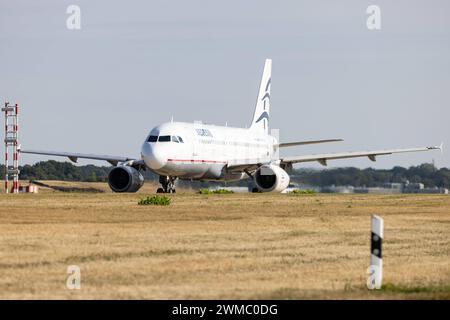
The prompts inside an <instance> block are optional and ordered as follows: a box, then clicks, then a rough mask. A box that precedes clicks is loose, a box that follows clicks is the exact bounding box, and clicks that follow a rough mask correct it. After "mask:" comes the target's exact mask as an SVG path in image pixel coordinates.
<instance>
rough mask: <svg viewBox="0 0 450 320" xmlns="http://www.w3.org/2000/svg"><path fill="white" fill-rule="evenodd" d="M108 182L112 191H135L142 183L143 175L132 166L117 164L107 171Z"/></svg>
mask: <svg viewBox="0 0 450 320" xmlns="http://www.w3.org/2000/svg"><path fill="white" fill-rule="evenodd" d="M108 184H109V187H110V188H111V189H112V191H114V192H136V191H138V190H139V189H140V188H141V187H142V185H143V184H144V176H143V175H142V174H141V173H140V172H139V170H136V169H135V168H133V167H130V166H119V167H115V168H113V169H112V170H111V171H110V172H109V175H108Z"/></svg>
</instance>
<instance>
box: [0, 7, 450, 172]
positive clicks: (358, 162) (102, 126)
mask: <svg viewBox="0 0 450 320" xmlns="http://www.w3.org/2000/svg"><path fill="white" fill-rule="evenodd" d="M69 5H77V6H79V8H80V9H81V19H80V20H81V28H80V29H79V30H77V29H75V30H70V29H68V28H67V25H66V21H67V19H68V18H69V16H70V14H68V13H66V10H67V7H68V6H69ZM369 5H377V6H379V8H380V17H381V29H380V30H369V29H368V28H367V25H366V21H367V19H368V18H369V14H367V13H366V9H367V7H368V6H369ZM449 12H450V2H449V1H448V0H436V1H432V2H430V1H425V0H421V1H417V0H416V1H411V0H410V1H407V0H398V1H385V0H383V1H382V0H372V1H364V0H343V1H332V0H328V1H317V0H316V1H313V0H311V1H299V0H296V1H277V2H275V1H265V0H263V1H261V0H248V1H235V0H229V1H211V0H209V1H207V0H204V1H199V0H191V1H179V0H172V1H167V0H164V1H163V0H161V1H75V0H71V1H61V0H54V1H48V0H44V1H20V0H19V1H17V0H15V1H6V0H0V102H1V103H3V102H4V101H9V102H11V103H19V104H20V106H21V115H20V143H21V145H22V147H23V148H24V149H25V148H28V149H43V150H56V151H72V152H83V153H97V154H110V155H120V156H130V157H139V152H140V146H141V144H142V142H143V140H144V138H145V137H146V135H147V134H148V132H149V130H150V129H151V128H152V127H154V126H156V125H158V124H160V123H163V122H166V121H170V119H171V118H172V116H173V118H174V120H176V121H189V122H191V121H196V120H201V121H203V122H207V123H214V124H217V125H223V124H225V122H227V123H228V125H229V126H238V127H245V126H248V125H249V123H250V121H251V118H252V115H253V109H254V104H255V98H256V94H257V90H258V85H259V81H260V77H261V73H262V68H263V65H264V59H266V58H271V59H272V60H273V71H272V87H271V91H272V92H271V115H270V120H271V122H270V126H271V128H275V129H280V138H281V140H282V141H284V142H287V141H299V140H300V141H301V140H315V139H329V138H343V139H344V140H345V141H344V142H338V143H330V144H322V145H314V146H300V147H293V148H289V149H288V150H283V151H282V155H301V154H315V153H324V152H326V153H329V152H342V151H362V150H379V149H385V148H408V147H419V146H429V145H439V144H440V143H441V142H444V152H443V153H442V154H441V153H440V152H439V151H433V152H424V153H415V154H411V153H408V154H400V155H393V156H382V157H379V158H378V159H377V162H375V163H374V162H371V161H369V160H368V159H367V158H361V159H345V160H334V161H330V162H329V167H345V166H355V167H360V168H365V167H369V166H370V167H374V168H392V167H393V166H396V165H399V166H405V167H408V166H412V165H418V164H421V163H424V162H431V161H434V162H435V164H436V166H438V167H450V152H448V151H446V150H445V145H448V146H449V148H450V126H449V123H450V121H449V120H450V19H448V15H449ZM47 159H49V157H45V156H34V155H26V154H23V155H22V158H21V163H22V164H24V163H30V164H31V163H34V162H37V161H42V160H47ZM53 159H58V160H63V158H53ZM80 163H81V164H86V163H93V164H97V165H104V164H105V165H106V164H107V163H105V162H98V161H89V160H82V161H80ZM302 166H307V167H320V165H319V164H315V163H311V164H303V165H302Z"/></svg>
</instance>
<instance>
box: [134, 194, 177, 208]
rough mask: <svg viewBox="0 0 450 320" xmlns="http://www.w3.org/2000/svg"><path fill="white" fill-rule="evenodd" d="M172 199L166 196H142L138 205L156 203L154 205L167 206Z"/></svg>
mask: <svg viewBox="0 0 450 320" xmlns="http://www.w3.org/2000/svg"><path fill="white" fill-rule="evenodd" d="M171 201H172V199H170V198H169V197H166V196H160V195H154V196H151V197H150V196H148V197H146V198H142V199H140V200H139V202H138V204H139V205H144V206H146V205H156V206H168V205H169V204H170V202H171Z"/></svg>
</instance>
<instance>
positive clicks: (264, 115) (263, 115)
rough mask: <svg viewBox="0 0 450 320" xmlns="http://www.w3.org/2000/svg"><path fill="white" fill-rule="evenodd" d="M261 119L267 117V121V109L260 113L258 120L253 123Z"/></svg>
mask: <svg viewBox="0 0 450 320" xmlns="http://www.w3.org/2000/svg"><path fill="white" fill-rule="evenodd" d="M262 119H267V121H269V114H268V113H267V111H264V112H263V113H261V115H260V116H259V118H258V120H256V121H255V123H258V122H260V121H261V120H262Z"/></svg>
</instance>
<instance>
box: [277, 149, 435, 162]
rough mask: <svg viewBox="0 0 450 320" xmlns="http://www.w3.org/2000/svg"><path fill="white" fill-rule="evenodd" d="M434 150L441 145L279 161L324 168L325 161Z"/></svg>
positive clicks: (373, 159) (331, 154) (312, 156)
mask: <svg viewBox="0 0 450 320" xmlns="http://www.w3.org/2000/svg"><path fill="white" fill-rule="evenodd" d="M436 149H437V150H441V151H442V144H441V145H440V146H434V147H423V148H410V149H388V150H378V151H356V152H342V153H325V154H313V155H304V156H293V157H283V158H281V159H280V160H281V163H282V164H283V163H284V164H293V163H299V162H310V161H318V162H319V163H320V164H322V165H324V166H326V165H327V160H334V159H346V158H357V157H368V158H369V159H370V160H372V161H375V160H376V156H382V155H388V154H393V153H403V152H418V151H429V150H436Z"/></svg>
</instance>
